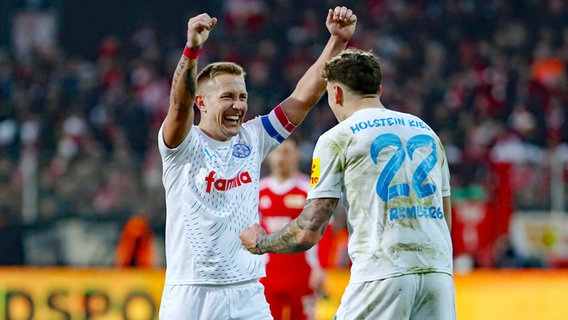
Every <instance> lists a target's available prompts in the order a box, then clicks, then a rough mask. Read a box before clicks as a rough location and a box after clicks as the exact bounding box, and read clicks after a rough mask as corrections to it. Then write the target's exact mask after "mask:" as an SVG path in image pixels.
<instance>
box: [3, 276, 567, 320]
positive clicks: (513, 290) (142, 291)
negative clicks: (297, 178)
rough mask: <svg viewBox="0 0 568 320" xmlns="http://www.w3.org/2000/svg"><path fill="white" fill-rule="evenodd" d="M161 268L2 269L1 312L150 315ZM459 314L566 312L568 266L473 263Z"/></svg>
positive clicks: (96, 319)
mask: <svg viewBox="0 0 568 320" xmlns="http://www.w3.org/2000/svg"><path fill="white" fill-rule="evenodd" d="M163 277H164V272H163V270H150V269H76V268H0V319H4V320H36V319H37V320H52V319H53V320H55V319H70V320H74V319H77V320H79V319H80V320H88V319H93V320H119V319H120V320H126V319H132V320H146V319H148V320H153V319H157V318H158V315H157V314H158V308H159V302H160V297H161V293H162V286H163V281H164V279H163ZM348 281H349V271H348V270H329V277H328V281H327V283H326V293H327V296H326V297H325V298H321V299H320V300H319V301H318V305H317V319H318V320H327V319H333V316H334V314H335V310H337V307H338V306H339V302H340V299H341V295H342V294H343V290H344V288H345V286H346V285H347V282H348ZM455 283H456V306H457V313H458V319H460V320H478V319H487V320H491V319H515V320H524V319H527V320H528V319H531V320H532V319H539V320H561V319H562V320H564V319H568V303H566V302H565V301H564V300H565V299H564V297H565V296H566V293H567V292H568V270H566V269H557V270H544V269H542V270H475V271H473V272H471V273H467V274H456V276H455Z"/></svg>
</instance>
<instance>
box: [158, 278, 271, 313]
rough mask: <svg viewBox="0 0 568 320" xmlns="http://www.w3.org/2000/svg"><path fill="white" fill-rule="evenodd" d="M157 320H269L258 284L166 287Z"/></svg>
mask: <svg viewBox="0 0 568 320" xmlns="http://www.w3.org/2000/svg"><path fill="white" fill-rule="evenodd" d="M159 319H160V320H229V319H230V320H237V319H238V320H249V319H250V320H272V319H273V318H272V316H271V315H270V308H269V306H268V303H267V302H266V298H265V297H264V286H263V285H262V284H260V282H258V281H257V280H254V281H249V282H245V283H239V284H231V285H165V286H164V292H163V293H162V302H161V303H160V314H159Z"/></svg>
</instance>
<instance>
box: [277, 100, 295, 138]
mask: <svg viewBox="0 0 568 320" xmlns="http://www.w3.org/2000/svg"><path fill="white" fill-rule="evenodd" d="M274 113H275V114H276V117H277V118H278V121H280V124H282V126H283V127H284V129H286V131H288V132H292V131H294V129H296V126H295V125H294V124H293V123H291V122H290V120H288V117H287V116H286V114H285V113H284V110H282V106H281V105H279V106H277V107H276V108H274Z"/></svg>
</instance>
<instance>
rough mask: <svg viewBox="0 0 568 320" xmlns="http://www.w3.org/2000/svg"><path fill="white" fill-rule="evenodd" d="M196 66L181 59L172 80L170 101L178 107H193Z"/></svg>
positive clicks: (183, 58)
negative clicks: (174, 102)
mask: <svg viewBox="0 0 568 320" xmlns="http://www.w3.org/2000/svg"><path fill="white" fill-rule="evenodd" d="M195 77H196V65H195V63H192V62H191V61H190V60H187V59H186V58H185V57H182V58H181V59H180V61H179V63H178V65H177V67H176V70H175V72H174V77H173V79H172V89H171V93H170V96H171V100H172V101H176V102H177V103H178V104H179V105H188V106H192V105H193V99H194V98H195V92H196V84H195Z"/></svg>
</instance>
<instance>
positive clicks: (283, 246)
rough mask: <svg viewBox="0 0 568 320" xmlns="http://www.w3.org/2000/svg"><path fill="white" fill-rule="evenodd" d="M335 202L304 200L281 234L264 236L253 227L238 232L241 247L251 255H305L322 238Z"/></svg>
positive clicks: (262, 232) (255, 226) (328, 200)
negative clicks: (301, 207)
mask: <svg viewBox="0 0 568 320" xmlns="http://www.w3.org/2000/svg"><path fill="white" fill-rule="evenodd" d="M338 201H339V199H335V198H322V199H314V200H308V202H307V204H306V206H305V207H304V210H303V211H302V213H300V215H299V216H298V217H297V218H296V219H294V220H292V221H290V223H288V224H287V225H286V226H285V227H284V228H282V230H280V231H278V232H275V233H271V234H266V231H265V230H264V229H263V228H262V227H261V226H260V225H258V224H256V223H255V224H254V225H253V226H252V227H249V228H247V229H245V230H243V232H241V234H240V236H239V237H240V238H241V243H242V244H243V246H244V247H245V248H246V249H247V250H248V251H250V252H251V253H254V254H264V253H267V252H271V253H294V252H300V251H306V250H308V249H310V248H311V247H312V246H313V245H315V244H316V243H317V242H318V241H319V240H320V239H321V238H322V236H323V233H324V232H325V228H326V227H327V225H328V223H329V219H331V215H332V214H333V211H334V210H335V207H337V202H338Z"/></svg>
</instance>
